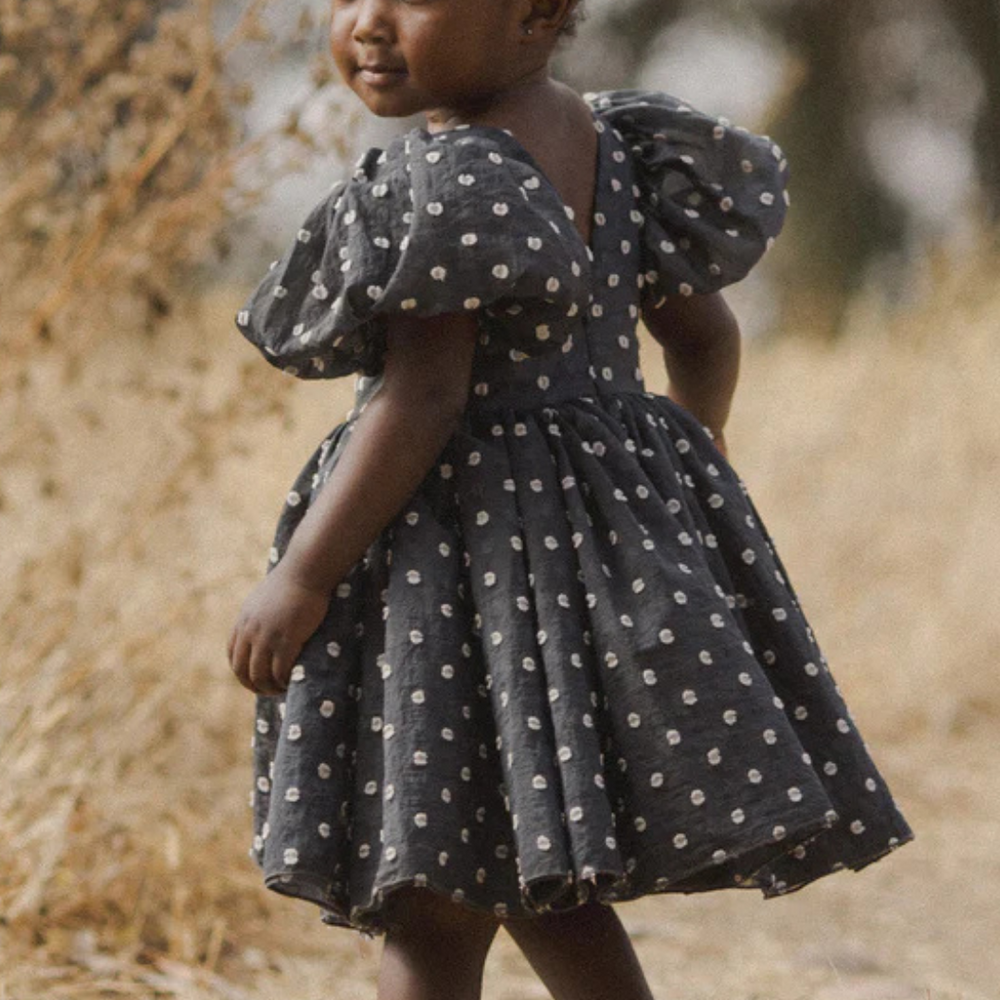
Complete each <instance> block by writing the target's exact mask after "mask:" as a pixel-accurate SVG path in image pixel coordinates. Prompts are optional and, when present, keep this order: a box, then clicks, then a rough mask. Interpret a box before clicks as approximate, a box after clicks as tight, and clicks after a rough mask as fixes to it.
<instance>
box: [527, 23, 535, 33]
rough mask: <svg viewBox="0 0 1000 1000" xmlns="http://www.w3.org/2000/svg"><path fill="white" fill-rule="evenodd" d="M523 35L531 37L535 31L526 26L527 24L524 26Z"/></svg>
mask: <svg viewBox="0 0 1000 1000" xmlns="http://www.w3.org/2000/svg"><path fill="white" fill-rule="evenodd" d="M524 33H525V34H526V35H533V34H534V33H535V29H534V28H532V27H531V26H530V25H527V24H526V25H525V26H524Z"/></svg>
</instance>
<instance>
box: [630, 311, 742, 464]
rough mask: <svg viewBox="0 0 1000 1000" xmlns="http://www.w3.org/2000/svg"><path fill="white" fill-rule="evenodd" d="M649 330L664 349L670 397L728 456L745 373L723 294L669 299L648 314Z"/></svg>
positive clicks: (735, 326) (645, 316) (645, 317)
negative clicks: (732, 411) (729, 425)
mask: <svg viewBox="0 0 1000 1000" xmlns="http://www.w3.org/2000/svg"><path fill="white" fill-rule="evenodd" d="M642 318H643V321H644V322H645V324H646V328H647V329H648V330H649V332H650V333H651V334H652V335H653V337H654V338H655V339H656V340H657V341H658V342H659V343H660V344H661V345H662V347H663V360H664V363H665V364H666V367H667V374H668V376H669V378H670V385H669V387H668V389H667V394H668V395H669V396H670V398H671V399H672V400H673V401H674V402H675V403H678V404H680V405H681V406H683V407H684V408H685V409H686V410H688V411H690V412H691V413H692V414H694V416H695V417H697V418H698V420H700V421H701V422H702V423H703V424H704V425H705V426H706V427H707V428H708V429H709V430H710V431H711V432H712V434H713V436H714V437H715V443H716V445H717V446H718V448H719V450H720V451H721V452H722V453H723V454H725V453H726V442H725V437H724V434H723V428H724V427H725V425H726V421H727V420H728V419H729V408H730V406H731V404H732V400H733V393H734V392H735V391H736V382H737V379H738V377H739V370H740V327H739V323H738V322H737V321H736V317H735V316H734V315H733V313H732V311H731V310H730V308H729V306H727V305H726V302H725V300H724V299H723V298H722V295H721V294H719V293H718V292H716V293H714V294H711V295H691V296H687V297H685V296H682V295H669V296H667V298H666V300H665V301H664V303H663V305H662V306H660V307H659V308H658V309H657V308H652V307H649V308H647V309H644V310H643V317H642Z"/></svg>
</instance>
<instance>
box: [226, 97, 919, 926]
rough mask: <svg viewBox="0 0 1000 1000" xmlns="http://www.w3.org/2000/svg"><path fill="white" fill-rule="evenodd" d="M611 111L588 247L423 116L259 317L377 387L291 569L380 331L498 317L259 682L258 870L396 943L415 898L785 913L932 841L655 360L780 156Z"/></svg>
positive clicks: (479, 146) (653, 109) (518, 160)
mask: <svg viewBox="0 0 1000 1000" xmlns="http://www.w3.org/2000/svg"><path fill="white" fill-rule="evenodd" d="M592 102H593V103H592V106H593V107H594V109H595V127H596V128H597V131H598V133H599V142H600V152H599V168H598V174H597V188H596V195H595V204H594V213H595V214H594V227H593V239H592V244H591V247H589V248H588V247H585V246H584V245H583V241H582V240H581V238H580V236H579V235H578V233H577V231H576V229H575V227H574V226H573V225H572V223H571V222H569V220H568V218H567V211H566V208H565V206H564V205H563V203H562V202H561V200H560V199H559V196H558V195H557V194H556V192H555V190H554V189H553V187H552V185H551V184H550V183H549V182H548V181H547V180H546V178H545V177H544V175H543V174H542V173H541V171H540V170H539V169H538V167H537V165H536V164H535V163H534V162H533V160H532V158H531V156H530V155H529V154H528V153H527V152H526V151H525V150H524V149H523V148H522V147H521V146H520V144H519V143H518V142H517V141H516V139H515V138H514V137H513V136H511V135H510V134H508V133H506V132H504V131H502V130H498V129H493V128H485V127H473V128H466V129H461V130H455V131H452V132H446V133H439V134H436V135H430V134H428V133H426V132H424V131H421V130H416V131H414V132H411V133H410V134H409V135H408V136H407V137H406V138H404V139H402V140H400V141H398V142H395V143H393V144H392V145H391V146H390V147H389V148H388V149H387V150H386V151H385V152H380V151H377V150H376V151H373V152H372V153H370V154H369V155H368V156H366V157H365V158H364V160H363V161H362V163H361V165H360V166H359V168H358V172H357V173H356V174H355V176H354V178H353V180H351V181H349V182H348V183H347V184H346V185H340V186H338V187H337V188H335V189H334V191H333V192H332V193H331V194H330V195H329V197H328V198H327V199H325V200H324V202H322V203H321V204H320V205H319V206H318V207H317V208H316V209H315V210H314V212H313V213H312V214H311V215H310V217H309V220H308V221H307V222H306V223H305V225H304V226H303V231H302V232H300V233H299V236H298V239H297V240H296V241H295V243H294V244H293V246H292V248H291V249H290V250H289V251H288V253H286V254H285V255H284V257H283V258H282V260H281V261H279V262H278V264H277V265H276V266H275V267H274V268H273V269H272V271H271V273H270V274H269V276H268V277H267V278H266V279H265V281H264V282H263V283H262V285H261V286H260V288H259V289H258V290H257V291H256V292H255V294H254V295H253V296H252V298H251V300H250V302H249V303H248V305H247V307H246V309H245V310H244V311H243V312H241V314H240V316H239V317H238V325H239V327H240V329H241V330H242V332H243V333H244V334H245V335H246V336H247V337H249V338H250V339H251V340H252V342H253V343H255V344H256V345H257V346H258V347H259V348H261V350H262V351H263V353H264V354H265V356H266V357H267V358H268V359H269V360H270V361H272V363H275V364H277V365H279V366H280V367H283V368H285V369H288V370H290V371H292V373H293V374H296V375H299V376H300V377H318V376H325V377H330V376H335V375H341V374H344V373H347V372H357V373H359V377H358V379H357V381H356V405H355V407H354V409H353V410H352V412H351V414H349V416H348V419H347V420H346V421H345V422H344V423H341V424H339V425H338V426H337V427H336V428H335V429H334V430H333V431H332V433H331V434H330V436H329V437H328V438H327V439H326V440H325V441H324V442H322V444H321V445H320V447H319V449H318V450H317V452H316V453H315V455H314V456H313V457H312V459H311V460H310V461H309V462H308V464H307V465H306V466H305V468H304V469H303V471H302V473H301V475H300V476H299V478H298V480H297V482H296V483H295V484H294V486H293V489H292V491H291V492H290V493H289V495H288V498H287V504H286V506H285V508H284V511H283V513H282V515H281V518H280V521H279V524H278V530H277V535H276V538H275V544H274V548H273V549H272V552H271V564H272V565H273V564H274V563H276V562H277V561H278V560H279V559H280V558H281V555H282V553H283V551H284V549H285V546H286V545H287V543H288V540H289V538H290V537H291V534H292V532H293V531H294V530H295V526H296V525H297V524H298V522H299V520H300V519H301V517H302V516H303V514H304V513H305V511H306V510H307V509H308V506H309V504H310V502H311V500H312V499H313V497H314V496H315V495H316V493H317V491H318V490H320V489H321V488H322V486H323V484H324V483H325V482H326V481H327V480H328V478H329V477H330V475H331V474H335V468H336V464H337V460H338V457H339V455H340V453H341V451H342V448H343V445H344V444H345V442H346V441H347V440H349V437H350V434H351V430H352V428H353V426H354V421H355V420H356V418H357V415H358V414H359V413H360V412H361V410H362V409H363V407H364V404H365V402H366V401H367V400H368V399H369V398H371V395H372V394H373V393H375V392H377V391H378V387H379V384H380V379H379V377H378V376H379V372H380V370H381V365H382V357H383V354H384V347H385V344H384V336H383V334H382V332H381V329H380V324H381V323H382V322H383V317H384V316H386V315H389V314H391V313H393V312H396V311H400V310H405V309H411V310H412V311H413V312H414V313H416V314H419V315H431V314H433V313H436V312H442V311H453V310H456V309H461V308H467V309H470V310H475V311H476V313H477V316H478V318H479V320H480V329H481V336H480V341H479V344H478V346H477V350H476V353H475V357H474V361H473V391H472V393H471V395H470V401H469V405H468V407H467V409H466V412H465V415H464V418H463V420H462V424H461V426H460V428H459V429H458V431H457V432H456V433H455V434H454V436H453V437H452V439H451V440H450V441H449V442H448V444H447V445H446V447H445V448H444V451H443V452H442V454H441V456H440V458H439V460H438V461H437V462H436V464H435V466H434V467H433V468H432V469H431V470H430V471H429V472H428V474H427V476H426V478H425V480H424V482H423V483H422V484H421V486H420V487H419V489H418V490H417V491H416V492H415V493H414V495H413V496H412V498H411V499H410V501H409V502H408V503H407V505H406V507H405V509H404V511H403V512H402V513H401V514H400V516H399V517H398V518H397V519H396V520H395V521H394V523H393V524H391V525H390V526H389V527H388V528H386V529H385V531H383V532H382V533H381V535H380V536H379V538H378V539H376V540H375V542H374V543H373V544H372V545H371V547H370V548H369V550H368V552H367V554H366V556H365V557H364V558H363V559H362V560H360V561H359V562H358V563H357V564H356V565H355V566H354V567H353V568H352V569H351V571H350V572H349V574H348V575H347V577H346V578H345V579H344V580H343V581H342V582H341V583H340V584H339V585H338V586H337V588H336V590H335V593H334V595H333V598H332V601H331V605H330V609H329V613H328V614H327V617H326V619H325V621H324V622H323V624H322V625H321V627H320V628H319V629H318V631H317V632H316V633H315V635H314V636H313V637H312V638H311V639H310V640H309V641H308V643H307V644H306V646H305V648H304V649H303V651H302V653H301V655H300V657H299V662H298V664H297V665H296V666H295V668H294V671H293V673H292V679H291V683H290V686H289V688H288V690H287V692H286V693H285V694H284V695H282V696H277V697H260V698H258V700H257V718H256V733H255V736H254V767H255V788H254V792H253V809H254V837H253V846H252V848H251V855H252V857H253V858H254V859H255V860H256V861H257V863H258V864H260V865H261V866H262V868H263V871H264V876H265V882H266V884H267V885H268V886H269V887H271V888H272V889H275V890H277V891H279V892H283V893H287V894H290V895H293V896H299V897H302V898H305V899H309V900H312V901H313V902H315V903H317V904H319V905H320V907H321V908H322V914H323V919H324V920H325V921H327V922H328V923H331V924H337V925H343V926H351V927H354V928H356V929H358V930H361V931H364V932H366V933H380V932H382V931H383V930H384V924H383V922H382V903H383V901H384V899H385V897H386V895H387V894H388V893H390V892H391V891H392V890H393V889H394V888H396V887H398V886H401V885H407V884H416V885H426V886H430V887H432V888H433V889H435V890H437V891H439V892H441V893H444V894H446V895H448V896H450V897H451V898H453V899H455V900H456V901H461V902H464V903H465V904H466V905H468V906H471V907H475V908H479V909H482V910H488V911H491V912H493V913H495V914H498V915H500V916H505V915H522V916H523V915H531V914H535V913H539V912H544V911H546V910H557V909H565V908H568V907H572V906H574V905H577V904H579V903H580V902H582V901H584V900H586V899H587V898H589V897H590V896H595V897H596V898H598V899H600V900H601V901H603V902H612V901H615V900H625V899H630V898H634V897H636V896H640V895H644V894H648V893H655V892H668V891H682V892H696V891H703V890H709V889H718V888H724V887H744V888H748V887H750V888H757V889H759V890H761V891H762V892H763V894H764V895H765V897H772V896H778V895H781V894H783V893H787V892H789V891H791V890H793V889H797V888H799V887H800V886H802V885H805V884H806V883H808V882H810V881H812V880H814V879H817V878H820V877H821V876H824V875H826V874H828V873H830V872H833V871H837V870H839V869H842V868H853V869H859V868H861V867H863V866H864V865H866V864H868V863H869V862H871V861H874V860H875V859H877V858H879V857H881V856H882V855H884V854H885V853H886V852H887V851H890V850H891V849H893V848H895V847H897V846H899V845H900V844H902V843H904V842H905V841H907V840H909V839H910V838H911V836H912V834H911V831H910V829H909V827H908V826H907V824H906V821H905V819H904V818H903V817H902V816H901V814H900V813H899V811H898V810H897V808H896V806H895V804H894V802H893V800H892V797H891V794H890V792H889V790H888V789H887V787H886V785H885V783H884V781H883V779H882V777H881V776H880V775H879V773H878V771H877V769H876V767H875V765H874V764H873V762H872V761H871V759H870V757H869V755H868V752H867V750H866V747H865V744H864V742H863V740H862V738H861V736H860V734H859V733H858V731H857V730H856V728H855V726H854V723H853V721H852V718H851V715H850V713H849V711H848V709H847V707H846V705H845V704H844V702H843V700H842V698H841V695H840V693H839V691H838V689H837V687H836V685H835V683H834V680H833V678H832V676H831V674H830V671H829V669H828V666H827V663H826V660H825V658H824V657H823V654H822V652H821V651H820V648H819V647H818V645H817V643H816V640H815V638H814V636H813V634H812V631H811V630H810V628H809V625H808V623H807V621H806V619H805V618H804V617H803V614H802V610H801V608H800V607H799V603H798V601H797V599H796V596H795V592H794V590H793V588H792V586H791V584H790V583H789V581H788V577H787V575H786V573H785V571H784V569H783V567H782V566H781V563H780V561H779V558H778V556H777V554H776V553H775V552H774V549H773V546H772V544H771V541H770V538H769V536H768V534H767V531H766V529H765V527H764V525H763V524H762V523H761V521H760V518H759V517H758V516H757V513H756V511H755V510H754V507H753V504H752V502H751V500H750V498H749V497H748V496H747V495H746V492H745V489H744V487H743V485H742V483H741V481H740V479H739V478H738V476H737V474H736V473H735V472H734V471H733V469H732V468H731V467H730V466H729V465H728V463H727V462H726V460H725V459H724V458H723V457H722V455H721V454H720V453H719V452H718V450H717V449H716V448H715V446H714V444H713V443H712V441H711V438H710V436H709V434H708V433H707V432H706V431H705V429H704V428H703V427H701V425H700V424H699V423H698V421H697V420H695V419H694V418H693V417H692V416H691V415H690V414H689V413H688V412H686V411H685V410H683V409H682V408H681V407H679V406H677V405H676V404H674V403H673V402H672V401H671V400H669V399H667V398H666V397H663V396H659V395H655V394H653V393H649V392H647V391H646V390H645V388H644V386H643V380H642V372H641V371H640V369H639V364H638V360H639V359H638V343H637V339H636V323H637V319H638V317H639V309H640V305H641V304H642V303H643V299H644V298H646V302H645V304H646V305H655V302H656V300H657V299H658V297H659V296H660V295H661V294H663V293H671V292H676V291H680V292H682V293H683V292H684V291H687V290H692V291H698V292H704V291H709V290H712V289H715V288H718V287H721V286H722V285H724V284H726V283H727V282H730V281H734V280H737V279H738V278H739V277H742V276H743V274H745V273H746V271H747V270H748V269H749V268H750V267H752V266H753V263H754V262H755V261H756V260H757V259H758V258H759V257H760V255H761V254H762V253H763V252H764V250H765V249H766V247H767V245H768V243H769V241H770V240H771V239H772V238H773V237H774V235H775V234H776V233H777V232H778V230H779V229H780V227H781V221H782V218H783V214H784V206H785V198H784V177H785V169H786V168H785V164H784V161H783V159H782V157H781V155H780V151H779V150H777V148H776V147H774V146H773V145H772V144H771V143H770V142H769V141H767V140H765V139H763V138H760V137H757V136H753V135H750V134H749V133H746V132H745V131H740V130H736V129H733V128H731V127H730V126H729V125H728V124H726V123H724V122H720V121H718V120H716V119H712V118H709V117H707V116H703V115H699V114H698V113H697V112H694V111H692V110H691V109H687V108H686V107H685V106H684V105H682V104H680V103H679V102H676V101H674V100H673V99H672V98H669V97H666V96H664V95H659V94H638V93H635V92H630V93H624V94H622V93H617V94H607V95H595V96H594V97H593V99H592ZM497 206H506V208H505V209H504V208H499V209H498V207H497ZM473 237H474V239H473ZM386 244H388V245H386ZM682 286H690V289H688V288H684V287H682ZM319 288H322V289H323V292H322V293H320V294H317V292H316V290H317V289H319ZM650 292H652V293H653V295H654V298H653V300H652V301H651V300H650V299H649V298H648V296H649V295H650Z"/></svg>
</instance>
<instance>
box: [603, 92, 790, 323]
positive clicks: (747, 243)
mask: <svg viewBox="0 0 1000 1000" xmlns="http://www.w3.org/2000/svg"><path fill="white" fill-rule="evenodd" d="M584 99H585V100H586V101H587V103H588V104H589V105H590V107H591V109H592V110H593V113H594V115H595V120H596V122H597V123H598V127H599V128H610V129H612V130H613V132H614V134H615V136H616V137H617V138H618V139H619V140H620V142H621V143H622V145H623V146H624V147H625V148H626V149H627V151H628V154H630V156H631V161H632V165H633V172H634V175H635V181H636V195H637V200H638V202H639V207H640V210H641V212H642V215H643V219H644V229H643V246H644V249H645V252H646V258H647V262H648V272H647V278H648V279H649V284H650V291H651V292H652V293H653V295H654V297H655V298H659V299H660V300H662V297H663V296H664V295H669V294H682V295H690V294H692V293H698V294H707V293H710V292H715V291H718V290H719V289H720V288H723V287H725V286H726V285H728V284H731V283H733V282H736V281H739V280H741V279H742V278H743V277H745V276H746V274H747V273H748V272H749V271H750V269H751V268H752V267H753V266H754V265H755V264H756V263H757V261H758V260H759V259H760V258H761V257H762V256H763V254H764V253H765V252H766V251H767V250H768V249H769V248H770V247H771V246H772V244H773V243H774V240H775V238H776V237H777V236H778V234H779V233H780V232H781V229H782V227H783V225H784V221H785V214H786V210H787V207H788V204H789V195H788V190H787V183H788V161H787V159H786V157H785V154H784V152H783V150H782V149H781V147H780V146H779V145H778V144H777V143H775V142H774V141H773V140H772V139H771V138H770V136H766V135H759V134H756V133H755V132H753V131H751V130H749V129H747V128H745V127H743V126H740V125H737V124H734V123H733V122H732V121H730V120H729V119H727V118H725V117H721V116H715V115H711V114H707V113H705V112H703V111H699V110H698V109H697V108H695V107H694V106H693V105H691V104H689V103H688V102H687V101H684V100H682V99H680V98H678V97H674V96H672V95H670V94H665V93H663V92H660V91H649V90H615V91H606V92H602V93H592V94H585V95H584ZM654 304H655V302H654Z"/></svg>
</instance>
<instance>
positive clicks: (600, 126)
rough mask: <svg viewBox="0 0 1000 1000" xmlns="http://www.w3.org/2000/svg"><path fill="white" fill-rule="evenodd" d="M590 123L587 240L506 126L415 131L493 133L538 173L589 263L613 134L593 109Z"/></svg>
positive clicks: (434, 135) (597, 230)
mask: <svg viewBox="0 0 1000 1000" xmlns="http://www.w3.org/2000/svg"><path fill="white" fill-rule="evenodd" d="M591 122H592V124H593V128H594V131H595V132H596V133H597V153H596V156H595V159H594V192H593V196H592V198H591V208H590V240H589V241H588V240H586V239H584V236H583V233H581V232H580V229H579V227H578V226H577V225H576V222H575V217H576V213H575V212H574V211H573V209H572V206H570V205H568V204H567V203H566V201H565V199H564V198H563V196H562V194H561V192H560V191H559V189H558V188H557V187H556V185H555V184H554V183H553V181H552V179H551V178H550V177H549V175H548V174H547V173H546V172H545V170H543V169H542V167H541V165H540V164H539V162H538V160H537V159H535V157H534V155H533V154H532V153H531V152H530V151H529V150H528V149H527V147H526V146H525V145H524V144H523V143H522V142H521V141H520V139H518V138H517V136H516V135H515V134H514V133H513V132H512V131H511V130H510V129H507V128H503V127H501V126H500V125H472V124H463V125H456V126H454V127H453V128H449V129H442V130H441V131H440V132H430V131H428V130H427V129H420V130H419V131H422V132H424V133H425V134H427V135H428V136H430V137H431V138H439V137H442V136H449V135H453V134H454V133H456V132H463V133H467V132H480V133H486V134H488V135H493V136H497V137H498V141H500V142H502V143H503V144H504V145H506V146H508V147H509V148H510V149H511V150H512V152H513V153H514V155H516V157H517V159H519V160H521V161H522V162H523V163H525V164H527V165H528V166H529V167H531V168H532V169H533V170H535V171H536V172H537V173H538V177H539V180H540V181H541V182H542V183H543V184H544V185H546V186H547V187H548V188H549V190H550V191H551V193H552V194H553V196H554V197H555V198H556V200H557V201H558V202H559V204H560V206H561V207H562V209H563V211H564V213H565V214H566V218H567V220H568V221H569V223H570V225H572V227H573V231H574V232H575V233H576V235H577V238H578V239H579V241H580V245H581V246H582V247H583V248H584V250H585V251H586V254H587V257H588V259H589V260H590V261H591V262H592V263H593V262H594V261H596V260H597V258H598V256H599V249H600V248H599V247H598V245H597V244H598V240H599V239H600V238H601V235H602V230H603V229H605V228H606V227H605V226H600V225H598V223H597V219H598V217H599V216H600V215H601V213H602V207H603V201H602V199H603V197H604V195H605V190H604V189H605V187H606V186H607V171H608V165H607V159H608V157H610V156H611V155H612V154H611V149H610V143H611V141H612V139H611V136H612V135H613V130H612V129H610V128H609V127H608V125H607V123H606V122H604V121H602V119H601V116H600V114H599V113H598V112H596V111H594V110H593V109H591ZM499 137H502V138H499ZM571 213H572V214H571Z"/></svg>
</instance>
